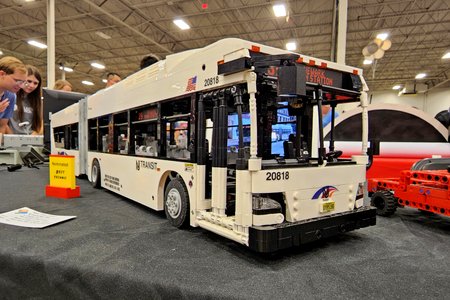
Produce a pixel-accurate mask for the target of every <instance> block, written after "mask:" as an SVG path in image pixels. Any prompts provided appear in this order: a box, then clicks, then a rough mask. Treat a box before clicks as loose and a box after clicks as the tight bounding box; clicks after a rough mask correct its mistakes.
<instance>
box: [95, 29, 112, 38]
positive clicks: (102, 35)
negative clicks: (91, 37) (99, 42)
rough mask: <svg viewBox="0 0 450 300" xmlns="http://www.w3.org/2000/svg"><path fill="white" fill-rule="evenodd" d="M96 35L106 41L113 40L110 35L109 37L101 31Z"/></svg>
mask: <svg viewBox="0 0 450 300" xmlns="http://www.w3.org/2000/svg"><path fill="white" fill-rule="evenodd" d="M95 34H96V35H98V36H99V37H101V38H103V39H105V40H109V39H110V38H111V37H110V36H109V35H107V34H106V33H103V32H101V31H96V32H95Z"/></svg>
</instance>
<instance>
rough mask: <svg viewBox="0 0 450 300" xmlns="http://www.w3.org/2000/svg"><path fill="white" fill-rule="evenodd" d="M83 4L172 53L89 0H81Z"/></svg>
mask: <svg viewBox="0 0 450 300" xmlns="http://www.w3.org/2000/svg"><path fill="white" fill-rule="evenodd" d="M82 1H83V2H85V3H87V4H89V5H90V7H92V8H93V9H94V10H96V11H98V12H100V13H102V14H105V15H107V16H108V17H110V18H111V19H112V20H113V21H114V22H116V23H118V24H120V25H121V26H123V27H126V28H128V29H129V30H131V31H132V32H134V33H135V34H137V35H138V36H140V37H142V38H144V39H146V40H147V41H150V42H151V43H153V44H155V45H156V46H158V47H159V48H161V49H163V50H164V51H166V52H168V53H173V52H172V50H170V49H169V48H167V47H166V46H164V45H161V44H160V43H158V42H157V41H155V40H154V39H152V38H150V37H148V36H147V35H145V34H143V33H142V32H140V31H139V30H137V29H135V28H134V27H133V26H130V25H128V24H127V23H125V22H123V21H122V20H120V19H119V18H117V17H116V16H114V15H113V14H111V13H110V12H109V11H106V10H104V9H103V8H101V7H99V6H98V5H97V4H95V3H94V2H92V1H90V0H82Z"/></svg>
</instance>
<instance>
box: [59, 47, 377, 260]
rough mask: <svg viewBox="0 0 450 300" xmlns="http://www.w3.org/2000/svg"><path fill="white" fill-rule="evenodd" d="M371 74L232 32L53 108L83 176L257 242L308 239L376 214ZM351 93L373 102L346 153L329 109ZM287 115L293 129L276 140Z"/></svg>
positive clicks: (62, 141)
mask: <svg viewBox="0 0 450 300" xmlns="http://www.w3.org/2000/svg"><path fill="white" fill-rule="evenodd" d="M361 74H362V71H361V70H360V69H357V68H353V67H349V66H345V65H339V64H336V63H333V62H328V61H323V60H319V59H314V58H312V57H308V56H303V55H299V54H296V53H292V52H288V51H285V50H282V49H276V48H272V47H268V46H265V45H261V44H256V43H252V42H249V41H245V40H240V39H224V40H220V41H217V42H216V43H213V44H211V45H209V46H207V47H204V48H200V49H194V50H189V51H185V52H181V53H178V54H173V55H169V56H167V58H166V59H165V60H162V61H159V62H157V63H156V64H154V65H152V66H150V67H147V68H145V69H143V70H141V71H139V72H137V73H134V74H132V75H131V76H129V77H127V78H126V79H124V80H123V81H121V82H119V83H118V84H116V85H114V86H112V87H109V88H107V89H104V90H101V91H99V92H97V93H96V94H94V95H92V96H88V97H87V98H86V99H83V100H81V101H80V102H79V103H77V104H74V105H72V106H70V107H68V108H66V109H65V110H63V111H60V112H58V113H55V114H53V115H52V118H51V135H52V140H51V142H52V153H67V154H70V155H75V157H76V160H77V162H76V164H77V170H76V171H77V174H78V175H82V174H85V175H87V177H88V179H89V181H90V182H92V184H93V186H94V187H97V188H105V189H108V190H111V191H113V192H115V193H117V194H120V195H122V196H125V197H127V198H129V199H132V200H134V201H136V202H139V203H141V204H143V205H145V206H148V207H150V208H152V209H155V210H164V211H165V214H166V216H167V218H168V220H169V221H170V223H171V224H172V225H173V226H176V227H184V226H189V225H190V226H193V227H201V228H204V229H206V230H209V231H212V232H215V233H217V234H219V235H221V236H224V237H226V238H229V239H231V240H234V241H236V242H238V243H241V244H243V245H246V246H248V247H250V248H251V249H253V250H255V251H257V252H274V251H277V250H280V249H283V248H289V247H292V246H298V245H301V244H305V243H308V242H312V241H316V240H318V239H321V238H326V237H329V236H333V235H337V234H339V233H343V232H347V231H351V230H354V229H358V228H362V227H367V226H371V225H374V224H375V210H374V209H373V208H371V207H370V206H365V205H364V203H363V198H364V188H363V187H364V184H365V173H366V165H367V163H368V157H367V155H366V152H367V128H368V124H367V122H368V121H367V111H366V108H367V95H366V91H367V86H366V84H365V81H364V79H363V77H362V75H361ZM348 102H358V103H360V104H361V107H362V109H363V114H362V123H363V126H362V128H363V130H362V137H363V138H362V148H361V152H360V153H359V154H358V155H354V156H352V158H347V159H342V158H340V157H339V154H340V151H339V150H338V149H334V147H333V143H332V142H331V143H330V147H329V148H328V149H325V148H324V138H323V125H322V115H321V113H319V112H321V107H322V105H331V107H332V109H335V108H336V106H337V105H339V104H341V103H348ZM364 112H365V113H364ZM279 116H282V118H281V117H279ZM280 120H281V121H280ZM279 121H280V122H281V123H282V124H283V125H282V126H281V127H283V128H290V129H289V130H288V131H286V133H289V132H290V133H289V134H279V137H277V139H276V140H274V139H273V133H274V132H277V130H278V129H277V123H278V122H279ZM281 127H280V126H279V125H278V128H281ZM278 131H279V130H278Z"/></svg>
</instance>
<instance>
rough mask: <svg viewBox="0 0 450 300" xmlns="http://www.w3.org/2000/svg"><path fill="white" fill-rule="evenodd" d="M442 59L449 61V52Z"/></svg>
mask: <svg viewBox="0 0 450 300" xmlns="http://www.w3.org/2000/svg"><path fill="white" fill-rule="evenodd" d="M442 58H443V59H449V58H450V51H449V52H447V53H445V54H444V56H442Z"/></svg>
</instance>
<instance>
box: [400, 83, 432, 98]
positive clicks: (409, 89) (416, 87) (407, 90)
mask: <svg viewBox="0 0 450 300" xmlns="http://www.w3.org/2000/svg"><path fill="white" fill-rule="evenodd" d="M426 90H427V85H426V84H424V83H407V84H405V87H404V88H403V89H402V90H401V91H400V92H399V93H398V95H399V96H401V95H415V94H417V93H424V92H426Z"/></svg>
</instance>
